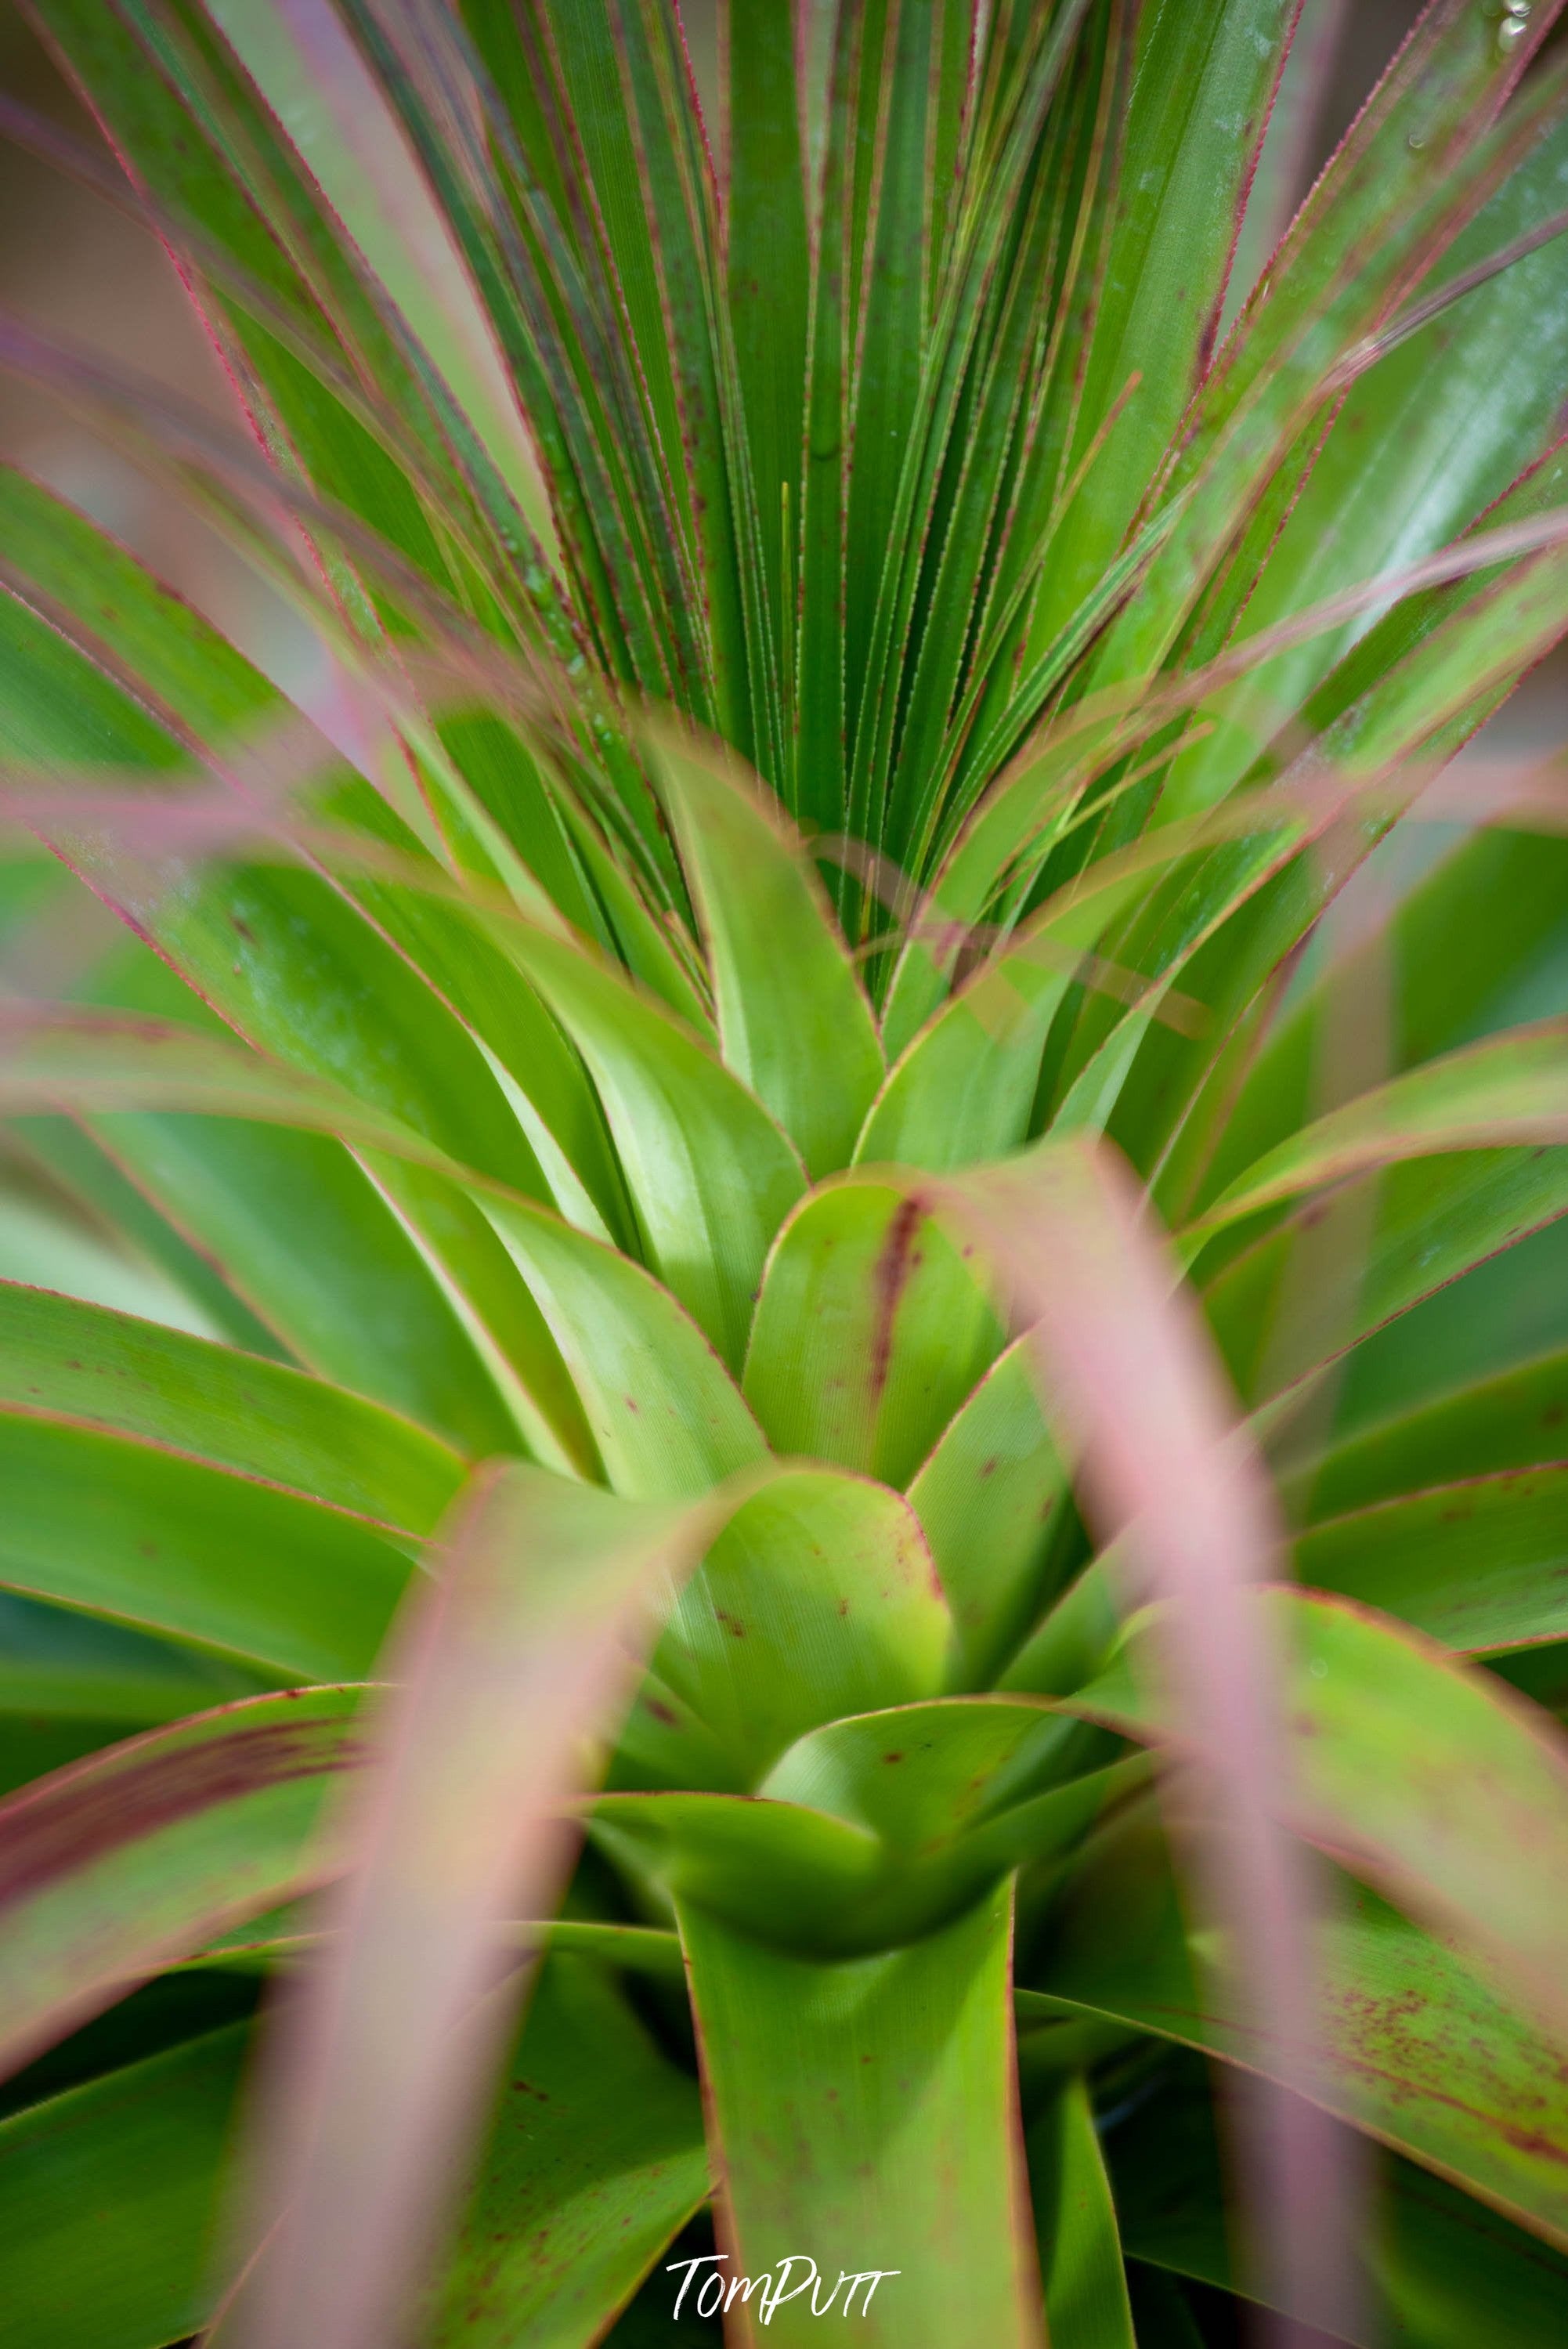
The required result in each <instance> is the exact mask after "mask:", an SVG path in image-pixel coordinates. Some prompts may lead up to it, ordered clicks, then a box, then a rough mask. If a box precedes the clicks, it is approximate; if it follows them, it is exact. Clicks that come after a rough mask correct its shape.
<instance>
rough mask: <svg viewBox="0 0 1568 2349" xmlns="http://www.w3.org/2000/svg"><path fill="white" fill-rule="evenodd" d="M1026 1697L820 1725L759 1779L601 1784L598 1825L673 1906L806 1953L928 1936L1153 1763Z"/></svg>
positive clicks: (902, 1709) (1062, 1839)
mask: <svg viewBox="0 0 1568 2349" xmlns="http://www.w3.org/2000/svg"><path fill="white" fill-rule="evenodd" d="M1107 1742H1108V1741H1106V1740H1105V1739H1103V1738H1101V1737H1099V1736H1098V1735H1090V1736H1088V1737H1087V1738H1086V1736H1085V1735H1084V1733H1083V1732H1082V1730H1081V1728H1075V1727H1074V1726H1072V1725H1069V1724H1068V1723H1065V1722H1063V1721H1062V1720H1060V1719H1059V1718H1057V1716H1056V1715H1055V1714H1054V1713H1050V1712H1047V1709H1046V1708H1045V1707H1043V1706H1041V1705H1040V1704H1038V1703H1034V1702H1028V1701H1027V1700H1022V1701H1015V1702H1006V1701H999V1700H997V1699H995V1698H990V1697H981V1698H947V1699H944V1700H941V1701H939V1702H928V1703H924V1704H913V1705H901V1706H897V1707H894V1708H893V1709H892V1711H890V1712H885V1713H861V1714H854V1715H851V1716H850V1717H849V1718H848V1719H845V1720H841V1721H834V1722H829V1723H826V1724H824V1726H823V1727H821V1728H820V1729H816V1730H811V1731H810V1732H808V1733H807V1734H806V1735H805V1736H804V1737H802V1738H800V1739H799V1741H798V1742H797V1743H796V1744H794V1745H792V1746H790V1747H789V1750H788V1751H787V1752H786V1753H785V1754H782V1755H781V1756H780V1758H779V1761H778V1762H777V1763H776V1764H774V1767H773V1769H772V1770H771V1771H770V1772H769V1775H768V1776H767V1777H766V1778H765V1779H764V1780H763V1782H762V1785H761V1786H760V1788H759V1790H758V1795H751V1796H738V1795H728V1794H685V1793H673V1792H669V1793H666V1792H657V1793H647V1794H631V1793H628V1794H619V1793H617V1794H611V1795H602V1796H601V1797H600V1799H599V1801H598V1803H597V1804H596V1806H595V1807H594V1813H593V1832H594V1837H595V1840H596V1841H597V1842H598V1843H599V1844H600V1845H601V1846H602V1847H603V1849H604V1850H605V1851H607V1852H609V1853H611V1854H612V1855H613V1856H614V1857H615V1858H616V1860H617V1861H618V1862H619V1863H620V1864H621V1865H622V1866H623V1867H624V1868H626V1869H627V1871H628V1873H629V1874H630V1875H631V1876H632V1877H633V1878H634V1880H636V1881H637V1882H638V1884H639V1887H640V1889H642V1890H643V1891H644V1892H645V1894H646V1895H647V1897H648V1898H649V1899H652V1900H654V1901H655V1902H656V1903H657V1904H658V1906H659V1907H660V1908H663V1907H664V1905H665V1904H666V1903H667V1902H669V1901H671V1900H674V1901H676V1902H677V1903H684V1904H686V1905H687V1906H690V1905H694V1904H695V1905H696V1906H698V1907H701V1908H703V1909H707V1910H710V1911H711V1912H712V1913H713V1914H714V1915H715V1916H719V1917H722V1918H724V1919H725V1920H726V1921H727V1923H728V1924H730V1925H733V1926H734V1927H735V1928H736V1930H738V1931H739V1932H741V1933H744V1934H746V1935H747V1936H748V1937H749V1938H751V1939H754V1940H765V1941H767V1942H768V1943H769V1945H771V1946H773V1947H775V1948H779V1949H783V1950H789V1951H795V1952H797V1953H798V1954H800V1955H808V1956H809V1955H813V1954H814V1955H817V1956H825V1955H834V1956H846V1957H847V1956H858V1955H861V1954H862V1953H864V1952H869V1951H877V1950H883V1949H887V1948H889V1947H891V1946H894V1945H896V1944H898V1943H900V1942H902V1941H905V1940H913V1939H916V1938H918V1937H919V1936H920V1935H921V1934H923V1933H928V1932H930V1931H931V1930H933V1929H934V1927H937V1926H940V1925H943V1924H944V1923H946V1922H947V1921H948V1920H950V1919H951V1918H953V1917H954V1916H955V1915H956V1914H958V1913H959V1912H960V1911H961V1910H963V1909H965V1908H968V1907H970V1906H971V1905H972V1904H973V1903H974V1902H975V1901H976V1900H978V1899H983V1898H985V1896H986V1895H987V1894H988V1893H989V1892H990V1891H991V1890H992V1889H994V1887H995V1885H996V1884H997V1883H998V1882H1000V1881H1001V1879H1002V1878H1004V1877H1006V1876H1007V1875H1009V1874H1010V1873H1011V1872H1012V1870H1013V1869H1014V1868H1017V1867H1018V1866H1020V1865H1021V1864H1022V1863H1023V1862H1024V1861H1026V1860H1031V1859H1037V1858H1049V1857H1056V1856H1057V1855H1059V1854H1060V1853H1062V1852H1064V1851H1066V1850H1068V1849H1070V1848H1071V1847H1072V1846H1074V1845H1075V1844H1076V1843H1077V1842H1078V1840H1079V1839H1080V1838H1081V1837H1082V1836H1083V1835H1084V1834H1085V1833H1086V1832H1087V1830H1088V1828H1089V1827H1090V1826H1092V1825H1093V1823H1094V1822H1095V1821H1096V1820H1097V1819H1098V1818H1099V1816H1101V1814H1102V1813H1103V1812H1105V1811H1106V1810H1108V1809H1109V1808H1110V1807H1111V1806H1114V1804H1115V1803H1116V1802H1117V1801H1118V1800H1119V1798H1120V1797H1121V1796H1122V1795H1124V1794H1125V1793H1126V1792H1127V1791H1128V1789H1129V1787H1130V1785H1133V1784H1135V1783H1137V1782H1138V1780H1140V1778H1141V1777H1142V1776H1143V1775H1144V1774H1145V1770H1146V1764H1145V1763H1144V1762H1143V1760H1142V1759H1141V1757H1139V1756H1136V1755H1135V1756H1133V1757H1131V1758H1130V1760H1125V1761H1122V1762H1116V1763H1111V1764H1109V1765H1108V1766H1102V1767H1098V1768H1097V1767H1094V1766H1092V1765H1093V1764H1096V1763H1098V1762H1102V1761H1103V1756H1104V1753H1105V1749H1106V1744H1107Z"/></svg>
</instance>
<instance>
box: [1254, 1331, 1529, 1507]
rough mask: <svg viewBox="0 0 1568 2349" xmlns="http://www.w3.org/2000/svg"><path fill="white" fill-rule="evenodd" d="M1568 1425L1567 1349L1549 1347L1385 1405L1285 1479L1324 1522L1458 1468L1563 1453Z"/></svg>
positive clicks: (1464, 1470) (1510, 1464)
mask: <svg viewBox="0 0 1568 2349" xmlns="http://www.w3.org/2000/svg"><path fill="white" fill-rule="evenodd" d="M1565 1424H1568V1352H1555V1353H1550V1354H1546V1355H1542V1356H1540V1357H1538V1358H1537V1359H1536V1360H1534V1361H1527V1362H1524V1363H1522V1364H1521V1365H1520V1367H1519V1368H1518V1369H1516V1370H1507V1371H1501V1372H1500V1373H1499V1374H1498V1375H1496V1376H1495V1377H1491V1378H1486V1379H1480V1380H1478V1381H1476V1382H1475V1383H1474V1384H1473V1385H1466V1386H1461V1387H1460V1388H1459V1389H1458V1390H1457V1391H1456V1390H1453V1389H1450V1390H1449V1392H1447V1393H1445V1394H1440V1395H1439V1398H1438V1399H1437V1400H1436V1401H1435V1402H1429V1403H1426V1404H1425V1405H1423V1406H1420V1407H1418V1408H1417V1409H1415V1410H1411V1411H1406V1412H1403V1413H1385V1414H1384V1415H1382V1416H1381V1417H1379V1418H1378V1419H1377V1420H1376V1421H1375V1422H1374V1423H1373V1424H1372V1425H1370V1426H1368V1427H1367V1428H1366V1429H1365V1430H1362V1429H1360V1428H1357V1431H1356V1433H1353V1434H1349V1435H1347V1436H1346V1437H1345V1438H1344V1439H1343V1440H1342V1441H1338V1442H1336V1443H1335V1444H1332V1445H1331V1446H1330V1447H1329V1448H1328V1449H1327V1450H1326V1452H1324V1453H1323V1454H1322V1455H1321V1457H1319V1458H1317V1459H1315V1460H1312V1461H1309V1462H1308V1463H1306V1464H1305V1465H1304V1466H1302V1467H1301V1468H1299V1469H1298V1470H1296V1471H1295V1473H1294V1475H1289V1476H1287V1477H1286V1478H1284V1480H1283V1487H1284V1493H1285V1495H1286V1497H1287V1498H1288V1499H1290V1500H1291V1501H1294V1502H1295V1504H1296V1506H1297V1507H1298V1509H1303V1505H1304V1504H1305V1509H1304V1511H1303V1513H1304V1514H1305V1515H1307V1516H1309V1518H1310V1519H1311V1520H1312V1521H1313V1522H1316V1521H1318V1520H1320V1519H1324V1518H1328V1517H1335V1516H1345V1515H1347V1514H1349V1513H1350V1512H1352V1511H1356V1510H1360V1509H1367V1508H1371V1507H1374V1506H1376V1505H1377V1503H1378V1502H1380V1501H1394V1500H1398V1499H1399V1498H1401V1497H1402V1495H1405V1494H1407V1493H1415V1492H1417V1491H1418V1490H1420V1489H1421V1488H1423V1487H1429V1486H1432V1485H1443V1484H1449V1483H1451V1482H1453V1481H1454V1480H1455V1479H1456V1478H1459V1477H1483V1476H1492V1475H1497V1474H1498V1473H1499V1472H1500V1471H1502V1470H1505V1469H1510V1468H1532V1467H1535V1466H1536V1465H1538V1464H1542V1463H1544V1462H1547V1461H1552V1460H1557V1459H1560V1458H1561V1457H1562V1455H1563V1446H1564V1442H1565V1440H1568V1439H1565V1438H1564V1436H1563V1427H1564V1425H1565Z"/></svg>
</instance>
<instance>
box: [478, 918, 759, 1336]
mask: <svg viewBox="0 0 1568 2349" xmlns="http://www.w3.org/2000/svg"><path fill="white" fill-rule="evenodd" d="M511 951H512V953H513V955H514V956H515V957H516V958H517V960H518V961H519V963H520V964H521V967H522V968H523V969H524V970H525V971H526V972H527V973H528V976H529V977H530V978H531V979H532V981H533V983H534V984H535V986H536V987H537V988H539V991H540V993H541V994H542V996H543V997H544V999H545V1001H546V1002H547V1003H548V1004H549V1005H550V1007H551V1009H552V1011H554V1013H555V1014H556V1017H557V1018H558V1019H560V1021H561V1023H562V1027H563V1028H565V1029H566V1030H567V1032H568V1034H569V1035H570V1036H571V1037H572V1039H573V1042H574V1043H575V1044H576V1045H577V1048H578V1050H580V1051H581V1053H582V1054H583V1059H584V1060H585V1061H587V1063H588V1067H589V1069H590V1071H592V1073H593V1081H594V1082H595V1084H596V1085H597V1086H598V1088H599V1092H600V1094H601V1097H602V1098H603V1103H604V1111H605V1114H606V1116H607V1117H608V1119H609V1121H610V1130H611V1133H613V1135H614V1141H615V1146H616V1149H617V1151H618V1152H619V1154H620V1160H621V1165H622V1168H623V1170H624V1174H625V1178H626V1185H627V1188H628V1189H629V1191H630V1192H631V1195H632V1199H633V1202H634V1206H635V1208H636V1212H637V1215H638V1217H639V1219H640V1221H641V1224H642V1226H643V1230H644V1232H645V1235H646V1238H647V1246H648V1254H649V1260H650V1262H651V1263H652V1265H653V1268H654V1269H655V1271H656V1272H657V1273H658V1275H659V1277H660V1278H661V1279H662V1280H663V1281H664V1282H665V1286H666V1287H667V1288H671V1289H673V1290H674V1292H675V1294H676V1296H677V1297H678V1298H679V1299H680V1300H681V1302H682V1304H683V1305H685V1306H686V1309H688V1311H689V1312H690V1313H691V1314H692V1315H693V1317H694V1318H695V1319H696V1321H697V1323H698V1324H699V1325H700V1327H701V1328H702V1329H704V1330H706V1331H707V1335H708V1337H709V1338H710V1339H711V1340H713V1343H714V1344H715V1345H716V1346H717V1349H718V1350H719V1352H720V1353H721V1354H722V1355H723V1357H724V1359H725V1361H727V1362H729V1363H730V1364H731V1365H732V1366H736V1367H738V1365H739V1362H740V1359H741V1356H742V1354H743V1353H744V1351H745V1346H746V1332H747V1330H748V1326H749V1323H750V1318H751V1299H752V1297H753V1295H754V1293H755V1291H756V1288H757V1284H758V1278H759V1277H760V1275H761V1271H762V1265H763V1260H764V1258H765V1257H766V1256H767V1253H768V1249H769V1245H770V1243H771V1241H772V1239H773V1236H774V1234H775V1232H777V1230H778V1228H779V1225H780V1224H781V1223H782V1222H783V1220H784V1217H785V1216H786V1215H787V1214H788V1213H789V1209H790V1208H791V1207H792V1206H794V1204H795V1201H796V1200H797V1199H798V1198H799V1195H800V1193H801V1191H802V1190H803V1189H804V1187H805V1183H804V1176H803V1174H802V1171H801V1167H800V1163H799V1159H798V1158H797V1156H796V1154H795V1152H794V1150H793V1148H792V1147H791V1146H790V1144H789V1143H788V1142H787V1141H786V1140H785V1138H784V1136H783V1134H782V1133H780V1132H779V1128H778V1127H777V1126H776V1125H775V1124H774V1123H773V1121H772V1119H771V1118H770V1117H769V1115H768V1113H767V1112H766V1111H765V1110H764V1109H763V1108H762V1107H761V1105H760V1103H759V1102H758V1101H757V1100H756V1098H755V1097H754V1096H753V1095H752V1094H751V1093H749V1092H748V1091H747V1090H746V1088H745V1087H744V1085H742V1084H741V1083H740V1082H739V1081H738V1080H737V1079H736V1078H735V1077H733V1076H731V1075H730V1074H729V1072H728V1071H727V1070H726V1069H725V1068H723V1067H722V1066H721V1065H720V1064H719V1062H718V1061H716V1060H715V1059H714V1058H712V1057H711V1055H710V1054H709V1053H708V1051H707V1048H706V1047H705V1046H704V1045H703V1044H701V1043H700V1042H699V1041H698V1040H697V1039H696V1037H695V1036H693V1035H691V1034H690V1033H689V1032H688V1031H687V1030H686V1029H685V1028H684V1027H683V1026H681V1025H679V1024H678V1023H677V1022H676V1021H675V1020H674V1019H671V1018H669V1016H668V1015H667V1014H666V1013H665V1012H664V1011H663V1010H661V1009H655V1006H654V1005H653V1004H652V1003H651V1002H650V1001H649V1000H647V999H645V997H643V996H641V995H639V994H638V993H637V992H636V991H635V989H634V988H632V987H631V986H629V985H628V984H627V982H626V981H625V980H624V979H623V978H620V977H619V976H618V975H617V974H615V973H614V972H613V971H611V970H610V969H609V968H607V967H606V968H600V967H599V966H598V965H597V964H596V963H593V962H591V961H590V960H589V958H588V956H587V954H586V953H585V952H583V951H579V950H578V949H577V948H576V947H573V946H570V945H568V944H566V943H565V942H563V941H562V940H560V939H557V938H552V937H547V936H545V935H544V934H543V932H542V931H534V932H531V933H529V934H528V935H527V936H526V937H525V936H523V935H522V934H521V932H519V933H518V934H516V935H514V936H512V937H511Z"/></svg>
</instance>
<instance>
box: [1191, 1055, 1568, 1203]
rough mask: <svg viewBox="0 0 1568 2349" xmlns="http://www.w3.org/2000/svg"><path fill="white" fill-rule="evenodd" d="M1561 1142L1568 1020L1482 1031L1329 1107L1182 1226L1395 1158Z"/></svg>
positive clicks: (1566, 1131)
mask: <svg viewBox="0 0 1568 2349" xmlns="http://www.w3.org/2000/svg"><path fill="white" fill-rule="evenodd" d="M1564 1141H1568V1021H1563V1020H1552V1019H1547V1020H1542V1021H1541V1022H1540V1023H1539V1024H1538V1025H1537V1026H1536V1027H1534V1028H1524V1029H1518V1030H1514V1032H1513V1033H1512V1034H1511V1035H1508V1036H1501V1037H1496V1038H1489V1039H1487V1040H1485V1041H1483V1042H1481V1043H1479V1044H1472V1045H1470V1046H1468V1047H1467V1048H1466V1049H1465V1050H1462V1051H1458V1052H1449V1053H1448V1054H1446V1055H1445V1056H1444V1057H1443V1058H1442V1059H1441V1060H1439V1061H1429V1062H1428V1063H1427V1064H1426V1065H1425V1066H1424V1067H1422V1068H1418V1069H1411V1070H1409V1071H1407V1073H1406V1074H1405V1075H1403V1076H1400V1077H1395V1078H1394V1079H1392V1080H1391V1081H1390V1082H1389V1083H1387V1084H1386V1085H1380V1086H1378V1087H1377V1090H1376V1091H1375V1092H1370V1093H1364V1094H1363V1095H1362V1096H1361V1098H1360V1100H1358V1101H1355V1102H1349V1103H1347V1104H1346V1107H1345V1108H1344V1109H1339V1110H1331V1111H1330V1112H1329V1113H1328V1115H1327V1116H1326V1117H1321V1118H1319V1119H1317V1121H1316V1122H1315V1123H1314V1124H1312V1125H1309V1126H1306V1127H1305V1129H1304V1130H1303V1131H1302V1132H1301V1133H1297V1134H1293V1135H1292V1137H1291V1138H1290V1140H1289V1141H1288V1142H1284V1143H1280V1145H1279V1146H1278V1148H1277V1149H1274V1150H1272V1151H1269V1152H1268V1153H1266V1154H1265V1155H1264V1157H1263V1158H1261V1159H1259V1160H1258V1162H1257V1164H1255V1165H1253V1166H1250V1167H1249V1168H1248V1169H1247V1171H1246V1173H1245V1174H1240V1175H1238V1176H1237V1177H1236V1179H1235V1180H1234V1182H1233V1183H1231V1184H1229V1185H1227V1186H1226V1188H1225V1189H1224V1190H1223V1191H1222V1193H1221V1194H1220V1196H1219V1197H1218V1199H1216V1200H1215V1202H1214V1204H1213V1206H1212V1207H1209V1208H1207V1209H1205V1211H1204V1213H1203V1214H1202V1216H1198V1217H1197V1218H1196V1219H1195V1221H1194V1222H1193V1223H1192V1224H1191V1226H1189V1232H1190V1235H1191V1237H1192V1238H1193V1239H1194V1240H1196V1239H1198V1238H1199V1237H1207V1236H1208V1235H1209V1234H1210V1233H1212V1232H1214V1231H1218V1230H1220V1229H1222V1228H1223V1226H1225V1225H1227V1224H1232V1223H1235V1222H1237V1221H1239V1219H1240V1218H1241V1217H1242V1216H1250V1215H1255V1214H1256V1213H1257V1212H1258V1211H1259V1210H1260V1209H1262V1208H1264V1207H1268V1206H1275V1205H1277V1204H1278V1203H1279V1202H1280V1201H1281V1200H1284V1199H1290V1198H1294V1197H1295V1195H1297V1194H1298V1193H1300V1192H1302V1191H1307V1190H1315V1189H1316V1188H1318V1187H1319V1186H1320V1185H1323V1184H1326V1183H1336V1182H1345V1181H1347V1180H1348V1179H1350V1178H1351V1177H1353V1176H1355V1175H1357V1174H1367V1173H1370V1172H1372V1171H1374V1170H1375V1169H1377V1168H1378V1167H1382V1166H1388V1165H1392V1164H1397V1163H1398V1161H1399V1160H1401V1159H1406V1158H1420V1157H1425V1156H1428V1155H1430V1154H1434V1153H1439V1152H1448V1151H1464V1150H1482V1149H1499V1150H1501V1149H1505V1148H1507V1147H1508V1146H1509V1145H1510V1144H1514V1145H1528V1144H1542V1143H1561V1142H1564Z"/></svg>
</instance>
